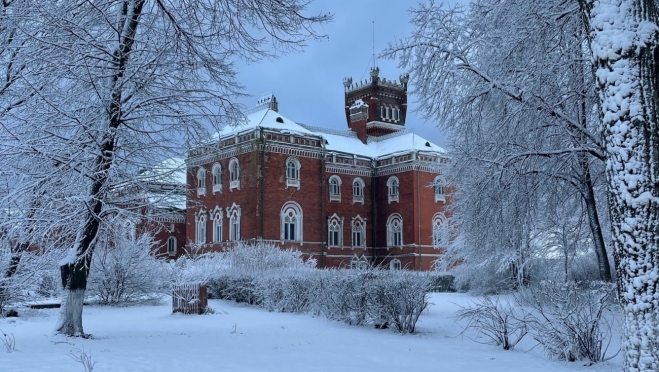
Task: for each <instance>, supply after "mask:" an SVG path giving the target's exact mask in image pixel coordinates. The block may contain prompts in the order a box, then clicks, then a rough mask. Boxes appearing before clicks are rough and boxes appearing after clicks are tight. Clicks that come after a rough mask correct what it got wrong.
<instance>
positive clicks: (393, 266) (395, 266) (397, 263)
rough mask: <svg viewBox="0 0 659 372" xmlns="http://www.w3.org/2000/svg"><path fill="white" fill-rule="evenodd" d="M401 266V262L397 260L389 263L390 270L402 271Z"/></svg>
mask: <svg viewBox="0 0 659 372" xmlns="http://www.w3.org/2000/svg"><path fill="white" fill-rule="evenodd" d="M400 268H401V264H400V260H399V259H397V258H394V259H393V260H391V261H389V270H400Z"/></svg>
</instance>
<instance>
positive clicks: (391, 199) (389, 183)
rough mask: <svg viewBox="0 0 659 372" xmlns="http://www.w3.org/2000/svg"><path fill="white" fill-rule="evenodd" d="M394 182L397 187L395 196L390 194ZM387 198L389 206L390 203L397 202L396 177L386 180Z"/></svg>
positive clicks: (398, 187) (398, 186) (398, 193)
mask: <svg viewBox="0 0 659 372" xmlns="http://www.w3.org/2000/svg"><path fill="white" fill-rule="evenodd" d="M394 182H395V183H396V186H397V187H396V194H392V193H391V190H392V187H393V184H394ZM387 196H388V200H389V204H391V202H399V196H400V181H399V180H398V177H396V176H391V177H389V179H388V180H387Z"/></svg>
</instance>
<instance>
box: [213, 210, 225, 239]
mask: <svg viewBox="0 0 659 372" xmlns="http://www.w3.org/2000/svg"><path fill="white" fill-rule="evenodd" d="M223 218H224V213H223V211H222V208H220V207H218V206H215V209H213V211H212V212H211V220H212V221H213V241H212V242H213V243H220V242H222V229H223V228H224V226H222V219H223ZM218 224H219V227H220V236H219V237H218V236H217V234H216V232H217V229H216V227H217V225H218Z"/></svg>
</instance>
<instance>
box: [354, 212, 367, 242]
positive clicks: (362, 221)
mask: <svg viewBox="0 0 659 372" xmlns="http://www.w3.org/2000/svg"><path fill="white" fill-rule="evenodd" d="M355 222H359V223H360V224H361V244H360V245H355V239H354V232H355V229H356V227H355ZM350 239H351V244H352V247H354V248H365V247H366V218H362V217H361V216H360V215H357V217H353V218H351V219H350Z"/></svg>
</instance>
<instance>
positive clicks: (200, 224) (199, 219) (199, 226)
mask: <svg viewBox="0 0 659 372" xmlns="http://www.w3.org/2000/svg"><path fill="white" fill-rule="evenodd" d="M207 218H208V217H207V216H206V211H204V210H203V209H202V210H200V211H199V212H196V213H195V243H196V244H199V245H202V244H206V223H207Z"/></svg>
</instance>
